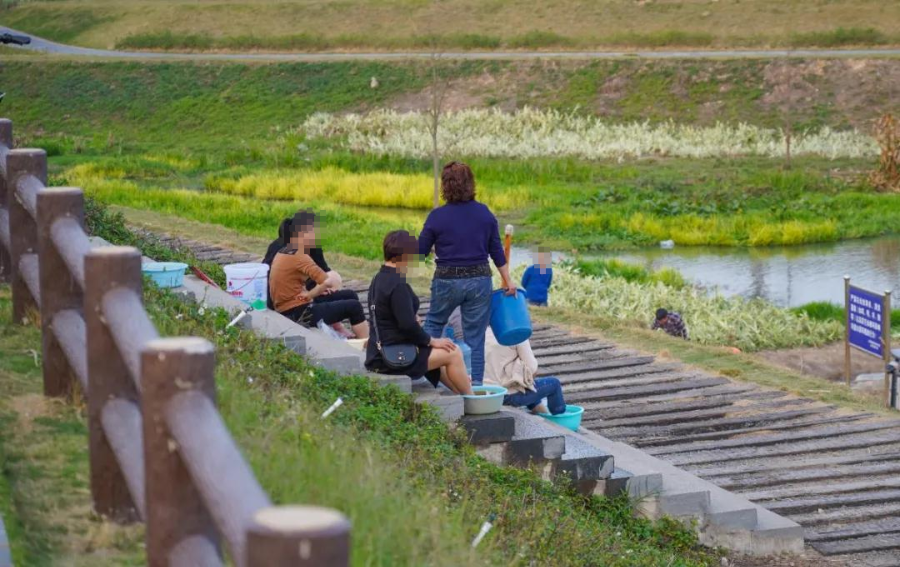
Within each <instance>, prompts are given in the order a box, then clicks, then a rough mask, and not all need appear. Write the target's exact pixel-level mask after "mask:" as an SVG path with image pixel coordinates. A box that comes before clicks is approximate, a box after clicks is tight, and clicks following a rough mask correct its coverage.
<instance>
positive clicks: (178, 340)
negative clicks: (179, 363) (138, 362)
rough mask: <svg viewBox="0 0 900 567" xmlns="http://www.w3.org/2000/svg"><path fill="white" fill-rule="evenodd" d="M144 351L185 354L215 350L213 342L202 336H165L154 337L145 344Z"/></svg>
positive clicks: (208, 352)
mask: <svg viewBox="0 0 900 567" xmlns="http://www.w3.org/2000/svg"><path fill="white" fill-rule="evenodd" d="M143 350H144V352H147V353H159V354H161V355H165V354H166V353H175V352H177V353H184V354H210V353H213V352H215V347H214V346H213V344H212V343H211V342H209V341H208V340H206V339H202V338H200V337H165V338H160V339H153V340H152V341H148V342H147V344H146V345H144V349H143Z"/></svg>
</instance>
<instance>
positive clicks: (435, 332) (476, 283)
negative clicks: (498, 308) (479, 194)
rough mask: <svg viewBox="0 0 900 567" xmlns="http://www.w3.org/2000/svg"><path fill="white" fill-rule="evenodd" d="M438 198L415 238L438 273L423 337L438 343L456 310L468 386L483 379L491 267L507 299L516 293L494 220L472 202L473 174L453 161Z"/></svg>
mask: <svg viewBox="0 0 900 567" xmlns="http://www.w3.org/2000/svg"><path fill="white" fill-rule="evenodd" d="M441 196H442V197H443V198H444V201H446V204H445V205H444V206H443V207H438V208H437V209H434V210H433V211H431V213H429V215H428V218H427V219H426V220H425V227H424V228H423V229H422V234H421V236H420V238H419V253H420V254H421V255H422V256H427V255H428V254H430V253H431V251H432V248H433V249H434V252H435V257H436V259H435V261H436V263H437V268H436V269H435V272H434V280H432V282H431V308H430V309H429V310H428V316H427V317H426V318H425V332H426V333H428V334H429V335H431V336H432V337H435V338H440V337H441V335H442V332H443V329H444V326H445V325H446V324H447V320H448V319H449V318H450V314H451V313H452V312H453V310H454V309H456V308H457V307H459V308H460V312H461V314H462V325H463V334H464V335H465V342H466V344H467V345H469V347H470V348H471V349H472V383H473V384H475V385H480V384H481V383H482V380H483V379H484V333H485V331H486V330H487V326H488V323H489V322H490V320H491V290H492V287H493V286H492V283H491V266H490V264H489V263H488V256H490V258H491V260H493V261H494V265H495V266H497V269H498V270H499V271H500V276H501V277H502V278H503V287H504V288H506V289H507V294H509V295H513V294H515V293H516V286H515V284H514V283H513V281H512V279H511V278H510V277H509V266H507V264H506V255H505V254H504V253H503V245H502V244H501V243H500V229H499V226H498V224H497V218H496V217H494V215H493V213H491V211H490V209H488V208H487V207H486V206H485V205H483V204H481V203H479V202H478V201H476V200H475V175H474V174H473V173H472V170H471V169H470V168H469V166H468V165H466V164H464V163H459V162H456V161H453V162H450V163H448V164H447V165H445V166H444V171H443V172H442V173H441Z"/></svg>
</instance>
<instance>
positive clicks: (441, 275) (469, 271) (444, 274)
mask: <svg viewBox="0 0 900 567" xmlns="http://www.w3.org/2000/svg"><path fill="white" fill-rule="evenodd" d="M483 277H488V278H489V277H491V266H490V264H479V265H477V266H438V267H437V268H436V269H435V270H434V279H436V280H461V279H463V278H483Z"/></svg>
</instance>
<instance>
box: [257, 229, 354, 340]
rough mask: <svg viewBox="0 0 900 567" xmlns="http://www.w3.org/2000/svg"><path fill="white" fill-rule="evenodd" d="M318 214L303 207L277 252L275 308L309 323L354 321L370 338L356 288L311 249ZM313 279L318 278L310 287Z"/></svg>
mask: <svg viewBox="0 0 900 567" xmlns="http://www.w3.org/2000/svg"><path fill="white" fill-rule="evenodd" d="M315 223H316V216H315V214H314V213H313V212H311V211H300V212H298V213H297V214H296V215H294V218H293V221H292V222H291V229H290V230H291V232H290V243H289V245H288V246H286V247H285V248H283V249H282V250H280V251H279V252H278V253H277V254H275V259H274V260H272V269H271V271H270V273H269V294H270V295H271V296H272V303H273V304H274V305H275V310H276V311H278V312H279V313H281V314H282V315H284V316H285V317H287V318H288V319H291V320H292V321H295V322H297V323H300V324H301V325H304V326H306V327H315V326H317V325H318V324H319V322H320V321H324V322H325V324H326V325H332V324H334V323H339V322H341V321H344V320H345V319H347V320H349V321H350V325H351V326H352V328H353V333H354V334H355V335H356V337H357V338H360V339H367V338H369V324H368V323H367V322H366V317H365V313H364V312H363V307H362V303H360V301H359V297H358V296H357V295H356V292H354V291H351V290H341V289H340V288H341V277H340V276H339V275H338V274H337V273H336V272H325V271H324V270H322V268H320V267H319V266H317V265H316V263H315V261H314V260H313V259H312V258H311V257H310V255H309V251H310V250H311V249H313V248H315V247H316V224H315ZM309 280H312V281H314V282H315V285H314V286H313V287H312V289H307V287H306V284H307V282H308V281H309Z"/></svg>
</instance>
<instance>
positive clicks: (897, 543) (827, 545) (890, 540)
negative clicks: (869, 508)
mask: <svg viewBox="0 0 900 567" xmlns="http://www.w3.org/2000/svg"><path fill="white" fill-rule="evenodd" d="M810 546H811V547H812V548H813V549H815V550H816V551H818V552H819V553H821V554H822V555H826V556H827V555H847V554H851V553H865V552H869V551H885V550H889V549H900V537H898V536H897V534H895V533H890V534H878V535H871V536H867V537H860V538H854V539H844V540H840V541H822V542H813V543H811V544H810Z"/></svg>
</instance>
